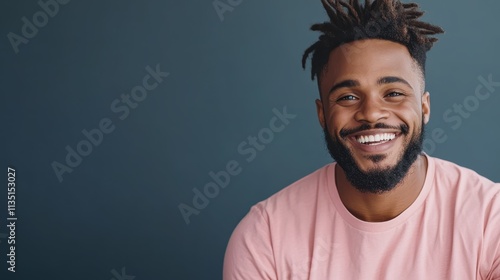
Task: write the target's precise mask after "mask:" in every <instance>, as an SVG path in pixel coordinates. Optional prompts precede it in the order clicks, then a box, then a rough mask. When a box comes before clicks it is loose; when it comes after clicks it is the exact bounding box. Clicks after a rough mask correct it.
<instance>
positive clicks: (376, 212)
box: [335, 155, 428, 222]
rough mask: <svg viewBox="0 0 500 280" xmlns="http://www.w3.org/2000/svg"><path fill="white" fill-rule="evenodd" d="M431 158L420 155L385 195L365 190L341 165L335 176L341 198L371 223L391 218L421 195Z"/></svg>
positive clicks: (359, 217)
mask: <svg viewBox="0 0 500 280" xmlns="http://www.w3.org/2000/svg"><path fill="white" fill-rule="evenodd" d="M427 165H428V163H427V158H426V156H424V155H420V156H419V157H418V159H417V160H416V161H415V162H414V163H413V165H412V166H411V167H410V170H409V171H408V173H407V174H406V176H405V177H404V178H403V180H402V181H401V182H400V183H399V184H398V185H397V186H396V187H395V188H394V189H393V190H391V191H388V192H385V193H382V194H372V193H363V192H360V191H359V190H357V189H356V188H355V187H354V186H353V185H352V184H351V183H350V182H349V181H348V180H347V177H346V175H345V173H344V170H343V169H342V168H341V167H340V166H339V165H338V164H337V165H336V168H335V178H336V185H337V190H338V192H339V196H340V200H341V201H342V203H343V204H344V205H345V207H346V208H347V209H348V210H349V212H351V214H352V215H354V216H355V217H357V218H358V219H360V220H363V221H367V222H384V221H388V220H391V219H393V218H395V217H397V216H398V215H399V214H401V213H402V212H403V211H404V210H406V209H407V208H408V207H409V206H410V205H411V204H412V203H413V202H414V201H415V200H416V199H417V197H418V195H419V194H420V191H421V190H422V187H423V186H424V182H425V176H426V173H427Z"/></svg>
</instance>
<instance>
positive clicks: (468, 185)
mask: <svg viewBox="0 0 500 280" xmlns="http://www.w3.org/2000/svg"><path fill="white" fill-rule="evenodd" d="M429 159H430V160H432V161H433V164H432V166H434V178H433V185H434V187H435V188H434V190H435V191H446V192H451V193H453V194H454V195H456V196H457V198H463V199H481V200H487V201H491V200H492V199H495V200H498V198H499V197H500V183H495V182H493V181H491V180H490V179H488V178H486V177H484V176H482V175H480V174H478V173H477V172H476V171H474V170H472V169H470V168H468V167H464V166H461V165H459V164H456V163H453V162H451V161H448V160H444V159H440V158H433V157H429ZM499 206H500V205H499Z"/></svg>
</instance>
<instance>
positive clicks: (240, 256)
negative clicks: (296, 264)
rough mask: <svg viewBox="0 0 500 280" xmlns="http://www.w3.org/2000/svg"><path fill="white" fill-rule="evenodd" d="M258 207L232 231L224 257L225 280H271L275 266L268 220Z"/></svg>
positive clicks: (274, 274) (258, 205)
mask: <svg viewBox="0 0 500 280" xmlns="http://www.w3.org/2000/svg"><path fill="white" fill-rule="evenodd" d="M262 207H263V206H262V204H257V205H255V206H253V207H252V208H251V209H250V212H249V213H248V214H247V215H246V216H245V217H244V218H243V219H242V220H241V222H240V223H239V224H238V226H237V227H236V229H235V230H234V231H233V234H232V235H231V238H230V239H229V243H228V245H227V248H226V254H225V257H224V269H223V279H224V280H254V279H259V280H260V279H263V280H274V279H277V276H276V266H275V261H274V254H273V248H272V242H271V235H270V230H269V218H268V216H267V214H266V213H265V212H264V210H263V209H262Z"/></svg>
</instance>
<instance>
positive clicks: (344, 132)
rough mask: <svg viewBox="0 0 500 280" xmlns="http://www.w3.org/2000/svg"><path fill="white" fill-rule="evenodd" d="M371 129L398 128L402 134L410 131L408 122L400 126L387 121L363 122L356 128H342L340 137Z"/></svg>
mask: <svg viewBox="0 0 500 280" xmlns="http://www.w3.org/2000/svg"><path fill="white" fill-rule="evenodd" d="M370 129H396V130H399V131H401V134H403V135H407V134H408V133H409V132H410V128H409V127H408V125H406V124H400V125H399V126H394V125H388V124H385V123H376V124H375V125H369V124H362V125H360V126H358V127H356V128H343V129H341V130H340V133H339V134H340V137H342V138H345V137H347V136H349V135H350V134H353V133H358V132H361V131H365V130H370Z"/></svg>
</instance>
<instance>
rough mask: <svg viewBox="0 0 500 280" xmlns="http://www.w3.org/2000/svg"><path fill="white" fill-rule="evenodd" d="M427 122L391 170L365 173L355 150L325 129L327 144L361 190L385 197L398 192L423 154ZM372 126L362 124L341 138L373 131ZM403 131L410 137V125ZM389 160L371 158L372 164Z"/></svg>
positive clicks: (382, 157) (380, 125) (403, 127)
mask: <svg viewBox="0 0 500 280" xmlns="http://www.w3.org/2000/svg"><path fill="white" fill-rule="evenodd" d="M424 125H425V124H424V123H423V122H422V127H421V130H420V133H419V134H418V135H414V136H413V137H412V139H410V142H409V143H408V144H407V145H406V147H405V148H404V151H403V152H402V153H401V155H400V159H399V161H398V163H397V164H396V165H395V166H394V167H387V168H384V169H373V170H368V171H366V172H364V171H362V170H361V169H360V168H359V166H358V165H357V164H356V161H355V160H354V158H353V156H352V153H351V151H350V150H349V149H348V148H347V147H346V146H345V145H343V144H342V142H340V141H339V140H338V137H337V136H334V137H332V136H331V135H330V133H329V132H328V129H327V128H326V127H325V128H324V129H323V132H324V134H325V141H326V144H327V148H328V151H329V153H330V155H331V156H332V158H333V159H334V160H335V161H336V162H337V163H338V164H339V166H340V167H342V169H343V170H344V172H345V174H346V177H347V180H349V182H350V183H351V184H352V185H353V186H354V187H355V188H356V189H358V190H359V191H361V192H364V193H374V194H381V193H384V192H388V191H390V190H392V189H394V188H395V187H396V186H397V185H398V183H400V182H401V181H402V180H403V178H404V177H405V176H406V174H407V173H408V170H410V167H411V166H412V164H413V163H414V162H415V161H416V160H417V158H418V156H419V155H420V154H421V153H422V147H423V141H424V134H425V130H424ZM371 128H372V127H371V126H370V125H362V126H360V127H358V128H357V129H353V130H348V131H346V130H341V131H340V135H341V137H343V138H344V137H346V136H347V135H348V134H351V133H355V132H360V131H363V130H368V129H371ZM373 128H394V127H391V126H387V125H384V124H377V125H375V126H374V127H373ZM397 129H399V130H401V135H402V136H405V135H408V133H409V131H408V126H406V125H401V126H400V127H397ZM384 158H385V156H384V155H376V156H372V157H370V159H371V160H372V162H374V163H377V162H380V161H381V160H383V159H384Z"/></svg>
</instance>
